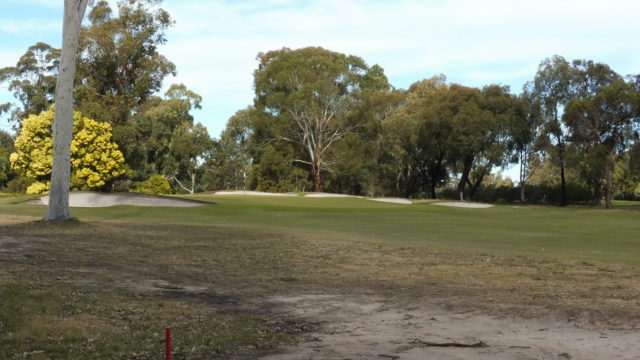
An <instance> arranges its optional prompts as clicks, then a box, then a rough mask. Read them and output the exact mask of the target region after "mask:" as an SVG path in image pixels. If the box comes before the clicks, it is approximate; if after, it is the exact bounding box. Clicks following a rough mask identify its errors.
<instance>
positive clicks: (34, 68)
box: [0, 42, 60, 129]
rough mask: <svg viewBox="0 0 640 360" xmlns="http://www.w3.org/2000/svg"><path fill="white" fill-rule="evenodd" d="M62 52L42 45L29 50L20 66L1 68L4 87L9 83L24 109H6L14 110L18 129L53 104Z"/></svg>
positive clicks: (0, 79)
mask: <svg viewBox="0 0 640 360" xmlns="http://www.w3.org/2000/svg"><path fill="white" fill-rule="evenodd" d="M59 58H60V50H59V49H55V48H53V47H51V46H50V45H49V44H45V43H42V42H38V43H36V44H35V45H33V46H30V47H29V49H27V52H26V53H25V54H24V55H22V56H21V57H20V59H19V60H18V62H17V64H16V66H14V67H5V68H2V69H0V84H2V83H7V84H8V89H9V91H11V92H13V95H14V97H15V98H16V99H18V100H19V101H20V104H21V106H20V107H16V106H12V105H10V104H6V105H5V106H4V108H5V110H6V111H9V110H10V109H11V108H13V111H12V112H11V115H10V121H13V122H15V125H14V127H15V128H16V129H17V128H19V126H20V122H21V121H22V120H23V119H26V118H27V117H29V115H36V114H39V113H41V112H43V111H45V110H47V109H48V108H49V106H51V104H53V95H54V92H55V87H56V78H57V72H58V66H59ZM0 113H1V111H0Z"/></svg>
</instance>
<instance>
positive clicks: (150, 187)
mask: <svg viewBox="0 0 640 360" xmlns="http://www.w3.org/2000/svg"><path fill="white" fill-rule="evenodd" d="M129 191H131V192H139V193H143V194H152V195H161V194H168V193H170V192H171V185H170V184H169V180H167V179H166V178H165V177H164V176H162V175H153V176H151V177H150V178H148V179H147V180H145V181H141V182H136V183H134V184H133V189H131V190H129Z"/></svg>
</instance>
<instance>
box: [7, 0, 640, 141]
mask: <svg viewBox="0 0 640 360" xmlns="http://www.w3.org/2000/svg"><path fill="white" fill-rule="evenodd" d="M110 1H111V2H112V3H113V2H114V1H115V0H110ZM9 3H11V4H13V5H15V4H24V8H25V13H26V14H28V13H29V12H28V10H26V9H27V8H29V7H40V8H42V7H47V8H49V9H53V8H58V9H59V8H61V6H62V5H61V4H62V1H60V0H22V1H17V0H11V1H9V0H0V4H9ZM163 7H164V8H165V9H167V10H168V11H169V13H170V14H171V15H172V16H173V17H174V19H175V20H176V25H175V27H173V28H171V29H170V30H169V32H168V40H169V41H168V43H167V44H166V45H165V46H162V48H161V52H162V53H163V54H164V55H166V56H167V57H168V58H169V59H170V60H172V61H173V62H174V63H175V64H176V65H177V67H178V77H177V78H175V79H167V83H171V82H183V83H185V84H186V85H187V86H189V87H190V88H192V89H194V90H195V91H197V92H199V93H200V94H201V95H203V96H204V106H205V109H204V110H203V111H201V112H199V113H196V118H197V120H199V121H202V122H204V123H205V124H206V125H207V126H209V128H210V129H220V128H221V127H222V126H224V123H225V121H226V120H227V118H228V117H229V116H230V115H231V114H232V113H233V110H234V109H241V108H244V107H245V106H247V105H249V103H250V102H251V99H252V97H253V91H252V73H253V71H254V70H255V68H256V66H257V62H256V61H255V57H256V54H257V53H258V52H260V51H268V50H272V49H278V48H282V47H284V46H287V47H291V48H299V47H305V46H322V47H325V48H327V49H331V50H334V51H339V52H343V53H348V54H353V55H358V56H360V57H362V58H363V59H364V60H365V61H367V63H368V64H374V63H377V64H379V65H381V66H382V67H383V68H384V69H385V72H386V73H387V75H388V76H389V78H390V80H391V82H392V83H393V84H394V85H395V86H398V87H407V86H408V85H410V83H411V82H414V81H417V80H420V79H422V78H426V77H430V76H432V75H434V74H438V73H444V74H445V75H448V76H449V78H450V79H451V80H452V81H457V82H461V83H463V84H468V85H473V86H481V85H483V84H487V83H493V82H499V83H502V84H507V85H513V86H512V89H513V90H514V91H518V90H519V89H520V85H521V83H522V82H523V81H525V80H526V79H528V78H531V77H533V75H534V73H535V70H536V67H537V64H538V63H539V62H540V61H541V60H542V59H544V58H546V57H549V56H552V55H554V54H560V55H563V56H565V57H567V58H568V59H573V58H588V59H593V60H596V61H602V62H606V63H608V64H610V65H611V66H612V67H613V69H614V70H616V71H618V72H620V73H622V74H627V73H633V72H638V70H637V64H638V63H640V52H639V51H638V50H637V47H636V46H635V43H636V42H637V34H638V33H640V22H638V21H637V19H636V18H637V14H639V13H640V1H637V0H610V1H606V2H605V1H601V0H583V1H580V2H577V1H574V0H538V1H512V0H484V1H477V0H395V1H386V0H261V1H255V0H189V1H185V0H165V1H164V4H163ZM56 11H58V10H56ZM23 16H24V15H23ZM34 16H46V14H45V15H41V14H38V15H34ZM60 29H61V21H60V20H56V19H53V20H52V19H42V18H30V19H29V18H28V19H24V18H19V17H17V16H13V15H12V14H2V15H0V36H3V35H2V34H1V33H2V32H4V33H5V34H11V35H12V36H14V37H24V38H29V40H28V41H26V40H25V41H26V42H25V43H24V44H22V45H21V46H20V49H19V50H20V51H22V52H24V50H25V49H26V47H28V46H29V45H31V44H32V43H33V41H32V36H35V35H38V34H43V33H52V32H54V31H55V32H58V33H59V32H60ZM5 36H6V35H5ZM5 48H6V47H5ZM17 54H18V55H19V54H21V52H18V53H17ZM6 55H7V56H9V55H11V54H6ZM0 56H2V61H4V60H5V59H6V58H5V54H0ZM15 60H17V57H13V58H11V62H10V63H9V64H7V65H11V64H13V63H15ZM5 66H6V65H5ZM167 85H168V84H167ZM211 133H212V134H214V135H217V131H213V130H212V131H211Z"/></svg>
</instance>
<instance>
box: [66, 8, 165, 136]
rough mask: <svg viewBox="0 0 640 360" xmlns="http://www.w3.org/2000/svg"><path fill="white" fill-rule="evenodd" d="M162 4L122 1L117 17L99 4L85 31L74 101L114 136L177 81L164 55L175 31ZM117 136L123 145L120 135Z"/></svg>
mask: <svg viewBox="0 0 640 360" xmlns="http://www.w3.org/2000/svg"><path fill="white" fill-rule="evenodd" d="M161 3H162V1H161V0H131V1H119V2H118V3H117V11H115V12H114V10H113V9H112V8H111V5H110V4H109V2H108V1H106V0H99V1H96V2H95V4H94V5H93V7H92V9H91V12H90V13H89V14H88V16H87V17H88V23H87V25H86V26H84V27H83V28H82V30H81V34H80V44H79V45H80V46H79V61H78V76H77V86H76V91H75V94H74V96H75V97H76V99H77V100H78V105H79V110H80V111H82V112H83V113H84V114H86V115H87V116H90V117H92V118H94V119H96V120H99V121H107V122H109V123H111V124H112V125H114V130H115V128H117V127H118V126H119V125H123V124H126V122H127V120H129V118H130V117H131V114H132V113H135V110H136V108H137V106H139V105H141V104H143V103H144V102H145V101H146V100H147V99H148V98H149V97H151V96H152V95H153V94H154V93H155V92H157V91H159V90H160V89H161V87H162V84H163V80H164V78H165V77H166V76H168V75H172V74H173V75H175V72H176V68H175V65H174V64H173V63H172V62H171V61H169V60H168V59H167V58H166V57H164V56H163V55H162V54H160V53H159V52H158V47H159V46H160V45H163V44H164V43H165V42H166V36H165V31H166V30H167V29H168V28H169V27H170V26H172V25H173V20H172V19H171V16H170V15H169V13H168V12H167V11H165V10H163V9H162V8H160V7H159V5H160V4H161ZM114 136H115V137H116V141H117V142H120V138H119V137H120V135H119V132H118V131H117V130H115V131H114Z"/></svg>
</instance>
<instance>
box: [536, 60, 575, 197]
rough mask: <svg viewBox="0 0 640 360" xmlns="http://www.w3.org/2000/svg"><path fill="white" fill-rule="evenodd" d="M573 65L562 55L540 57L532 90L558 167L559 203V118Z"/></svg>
mask: <svg viewBox="0 0 640 360" xmlns="http://www.w3.org/2000/svg"><path fill="white" fill-rule="evenodd" d="M571 82H572V69H571V65H570V64H569V62H568V61H567V60H565V59H564V58H563V57H562V56H557V55H556V56H553V57H552V58H549V59H545V60H543V61H542V62H541V63H540V65H539V66H538V71H537V73H536V76H535V78H534V80H533V91H532V94H533V96H534V97H535V99H536V101H539V102H540V104H541V106H542V116H543V119H544V134H545V135H546V137H547V139H548V141H547V142H546V143H547V145H548V146H547V152H548V153H549V155H550V156H551V158H552V159H553V160H554V161H555V162H556V163H557V164H558V167H559V169H560V189H561V190H560V191H561V200H560V205H561V206H565V205H567V192H566V187H567V185H566V184H567V181H566V176H565V168H566V159H565V157H566V155H565V152H566V142H567V134H566V132H565V128H564V127H563V124H562V122H561V120H562V118H561V116H562V114H561V112H562V109H563V108H564V107H565V106H566V104H568V103H569V101H570V100H571V98H572V93H571Z"/></svg>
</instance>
